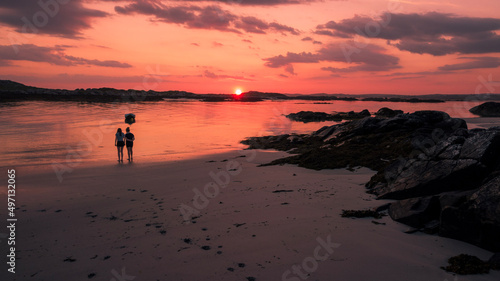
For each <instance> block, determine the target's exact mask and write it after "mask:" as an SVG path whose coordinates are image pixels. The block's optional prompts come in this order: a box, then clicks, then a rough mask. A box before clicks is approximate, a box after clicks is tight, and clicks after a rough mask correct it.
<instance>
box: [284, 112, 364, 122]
mask: <svg viewBox="0 0 500 281" xmlns="http://www.w3.org/2000/svg"><path fill="white" fill-rule="evenodd" d="M368 116H371V114H370V112H369V111H368V110H367V109H364V110H362V111H361V112H354V111H349V112H338V113H335V114H329V113H325V112H314V111H300V112H297V113H290V114H288V115H286V117H287V118H288V119H290V120H293V121H297V122H304V123H308V122H323V121H342V120H355V119H362V118H365V117H368Z"/></svg>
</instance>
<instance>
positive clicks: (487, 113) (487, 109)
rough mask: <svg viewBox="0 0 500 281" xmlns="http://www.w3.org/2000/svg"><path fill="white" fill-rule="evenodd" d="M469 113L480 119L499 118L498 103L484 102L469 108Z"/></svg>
mask: <svg viewBox="0 0 500 281" xmlns="http://www.w3.org/2000/svg"><path fill="white" fill-rule="evenodd" d="M469 111H470V112H471V113H473V114H476V115H479V116H481V117H500V103H498V102H485V103H483V104H480V105H478V106H475V107H473V108H471V109H470V110H469Z"/></svg>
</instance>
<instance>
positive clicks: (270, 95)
mask: <svg viewBox="0 0 500 281" xmlns="http://www.w3.org/2000/svg"><path fill="white" fill-rule="evenodd" d="M242 95H243V96H244V97H245V98H257V99H289V97H288V96H287V95H284V94H280V93H265V92H257V91H249V92H245V93H243V94H242Z"/></svg>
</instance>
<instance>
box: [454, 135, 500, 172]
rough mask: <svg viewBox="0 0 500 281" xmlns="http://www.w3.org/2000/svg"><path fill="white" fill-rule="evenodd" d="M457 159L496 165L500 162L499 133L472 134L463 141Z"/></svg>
mask: <svg viewBox="0 0 500 281" xmlns="http://www.w3.org/2000/svg"><path fill="white" fill-rule="evenodd" d="M459 157H460V158H461V159H474V160H477V161H480V162H481V163H483V164H485V165H487V166H494V165H496V164H497V163H499V162H500V131H496V130H482V131H479V132H477V133H475V134H473V135H472V136H471V137H469V138H467V139H466V140H465V142H464V144H463V146H462V150H461V152H460V156H459Z"/></svg>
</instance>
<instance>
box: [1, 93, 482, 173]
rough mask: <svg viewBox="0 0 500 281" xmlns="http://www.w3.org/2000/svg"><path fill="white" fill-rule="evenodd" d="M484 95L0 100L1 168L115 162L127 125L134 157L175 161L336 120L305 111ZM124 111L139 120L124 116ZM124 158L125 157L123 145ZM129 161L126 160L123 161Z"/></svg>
mask: <svg viewBox="0 0 500 281" xmlns="http://www.w3.org/2000/svg"><path fill="white" fill-rule="evenodd" d="M482 102H484V101H471V102H446V103H390V102H383V103H381V102H364V101H332V102H321V103H318V102H312V101H264V102H254V103H245V102H201V101H196V100H171V101H160V102H141V103H81V102H45V101H26V102H13V103H3V104H0V117H1V119H2V122H0V137H1V138H2V140H3V142H2V144H3V145H1V146H0V154H1V155H2V163H1V164H0V165H1V166H2V167H7V168H19V167H24V168H32V169H39V168H51V167H52V168H54V167H58V165H63V166H66V167H68V166H69V167H82V166H87V165H112V164H113V165H114V164H117V161H116V160H117V152H116V147H115V146H114V135H115V133H116V130H117V128H122V130H123V131H125V128H126V127H130V128H131V131H132V133H134V135H135V137H136V141H135V144H134V160H135V162H137V163H149V162H158V161H173V160H179V159H187V158H192V157H199V156H201V155H206V154H213V153H219V152H226V151H229V150H234V149H238V148H242V147H244V146H242V145H241V144H240V143H239V142H240V141H241V140H243V139H245V138H246V137H251V136H262V135H276V134H285V133H309V132H312V131H315V130H317V129H319V128H321V127H322V126H325V125H332V124H336V122H318V123H307V124H304V123H299V122H292V121H290V120H288V119H287V118H286V117H285V116H284V115H286V114H289V113H293V112H298V111H301V110H310V111H321V112H328V113H331V112H334V111H337V112H347V111H351V110H354V111H356V112H359V111H361V110H363V109H368V110H369V111H370V112H372V113H374V112H376V111H377V110H378V109H380V108H382V107H389V108H392V109H401V110H403V111H405V112H415V111H417V110H441V111H445V112H447V113H449V114H450V115H451V116H452V117H459V118H470V117H475V116H474V115H472V114H471V113H469V111H468V110H469V109H470V108H471V107H473V106H476V105H478V104H481V103H482ZM126 113H134V114H136V121H137V122H136V123H135V124H133V125H128V124H126V123H125V122H124V115H125V114H126ZM124 155H125V159H126V158H127V155H126V149H124ZM125 162H126V160H125Z"/></svg>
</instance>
